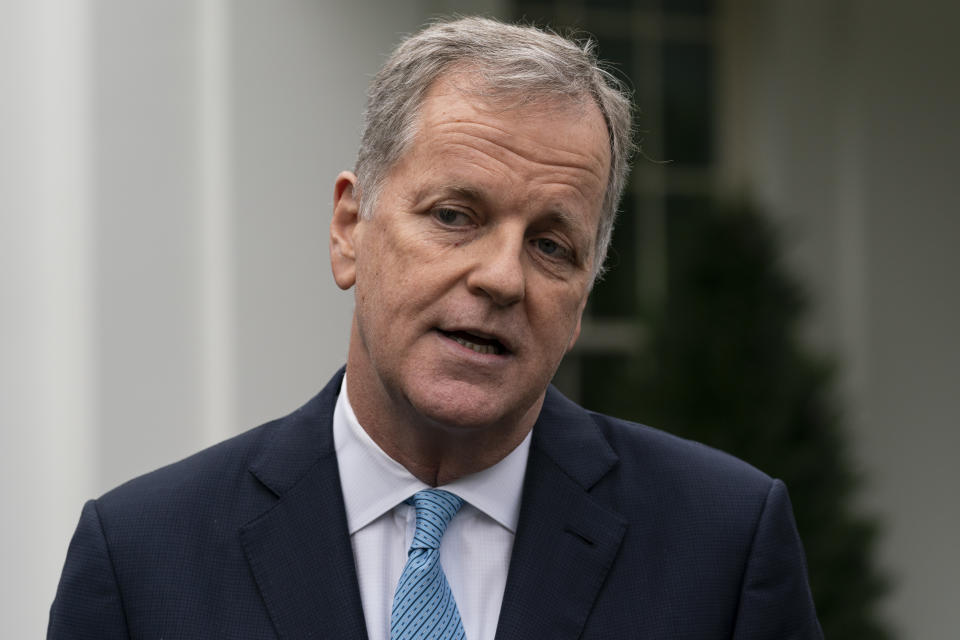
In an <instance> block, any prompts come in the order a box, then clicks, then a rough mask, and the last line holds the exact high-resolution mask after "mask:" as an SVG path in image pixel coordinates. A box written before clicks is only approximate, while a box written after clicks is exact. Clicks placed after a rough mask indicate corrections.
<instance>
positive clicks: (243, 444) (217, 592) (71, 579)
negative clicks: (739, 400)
mask: <svg viewBox="0 0 960 640" xmlns="http://www.w3.org/2000/svg"><path fill="white" fill-rule="evenodd" d="M341 380H342V371H341V372H340V373H339V374H338V375H337V376H335V377H334V379H333V380H331V382H330V383H329V384H328V385H327V386H326V388H324V389H323V391H321V392H320V394H318V395H317V396H316V397H315V398H313V399H312V400H311V401H310V402H308V403H307V404H306V405H304V406H303V407H301V408H300V409H298V410H297V411H296V412H294V413H293V414H291V415H289V416H287V417H285V418H281V419H279V420H276V421H274V422H270V423H268V424H265V425H263V426H261V427H258V428H257V429H254V430H252V431H249V432H247V433H244V434H242V435H240V436H238V437H236V438H233V439H231V440H228V441H226V442H224V443H222V444H219V445H217V446H214V447H212V448H210V449H207V450H205V451H202V452H200V453H198V454H196V455H194V456H192V457H190V458H187V459H186V460H183V461H181V462H178V463H176V464H173V465H171V466H168V467H165V468H162V469H159V470H158V471H154V472H153V473H150V474H147V475H145V476H142V477H140V478H137V479H135V480H132V481H130V482H128V483H126V484H124V485H122V486H120V487H119V488H117V489H114V490H113V491H111V492H109V493H107V494H106V495H104V496H103V497H101V498H100V499H98V500H92V501H90V502H88V503H87V504H86V505H85V506H84V508H83V513H82V515H81V517H80V524H79V526H78V527H77V531H76V533H75V534H74V537H73V540H72V541H71V543H70V549H69V552H68V555H67V561H66V565H65V567H64V570H63V575H62V578H61V581H60V586H59V589H58V591H57V596H56V600H55V601H54V603H53V606H52V608H51V612H50V627H49V631H48V638H56V639H61V638H90V639H96V640H109V639H112V638H144V639H148V638H149V639H158V638H164V639H165V640H174V639H177V638H202V639H203V640H210V639H212V638H335V639H352V638H365V637H366V632H365V626H364V619H363V610H362V607H361V603H360V593H359V588H358V586H357V577H356V571H355V568H354V560H353V553H352V550H351V546H350V539H349V535H348V532H347V523H346V514H345V510H344V505H343V498H342V493H341V489H340V479H339V474H338V471H337V460H336V455H335V452H334V448H333V437H332V418H333V407H334V404H335V401H336V396H337V394H338V392H339V388H340V383H341ZM820 637H821V632H820V627H819V625H818V623H817V620H816V615H815V612H814V608H813V603H812V600H811V597H810V591H809V587H808V585H807V578H806V569H805V562H804V556H803V550H802V548H801V545H800V540H799V538H798V536H797V532H796V527H795V525H794V521H793V515H792V513H791V507H790V502H789V499H788V497H787V492H786V489H785V488H784V486H783V484H782V483H781V482H779V481H777V480H773V479H771V478H769V477H768V476H766V475H764V474H763V473H761V472H759V471H757V470H756V469H754V468H752V467H750V466H749V465H747V464H745V463H743V462H741V461H739V460H737V459H735V458H732V457H730V456H728V455H726V454H723V453H720V452H718V451H715V450H713V449H710V448H708V447H705V446H702V445H699V444H695V443H691V442H688V441H685V440H681V439H679V438H675V437H673V436H670V435H667V434H665V433H662V432H660V431H656V430H654V429H650V428H648V427H644V426H640V425H636V424H632V423H627V422H624V421H621V420H616V419H614V418H610V417H607V416H603V415H599V414H596V413H591V412H588V411H586V410H584V409H582V408H580V407H579V406H577V405H575V404H573V403H572V402H570V401H569V400H567V399H566V398H564V397H563V396H562V395H561V394H560V393H559V392H557V391H556V390H555V389H553V388H551V389H550V390H548V392H547V398H546V401H545V403H544V406H543V410H542V412H541V414H540V417H539V419H538V421H537V423H536V426H535V427H534V430H533V441H532V445H531V448H530V459H529V463H528V467H527V473H526V478H525V481H524V487H523V498H522V506H521V511H520V521H519V524H518V527H517V535H516V539H515V542H514V548H513V555H512V559H511V563H510V569H509V575H508V577H507V585H506V592H505V594H504V598H503V607H502V611H501V615H500V621H499V626H498V630H497V638H498V639H503V640H506V639H524V640H527V639H532V638H538V639H539V638H545V639H550V640H572V639H573V638H583V639H588V638H592V639H598V640H601V639H602V640H610V639H617V638H644V639H648V640H654V639H663V640H667V639H669V640H677V639H687V638H691V639H693V638H703V639H705V640H706V639H709V640H715V639H719V638H736V639H739V640H745V639H748V638H750V639H762V638H769V639H771V640H772V639H776V640H784V639H787V638H794V639H804V640H806V639H808V638H820Z"/></svg>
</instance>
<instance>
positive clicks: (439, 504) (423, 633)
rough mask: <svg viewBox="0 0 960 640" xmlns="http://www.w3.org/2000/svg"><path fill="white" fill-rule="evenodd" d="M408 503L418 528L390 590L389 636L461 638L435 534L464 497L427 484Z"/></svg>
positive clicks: (436, 639)
mask: <svg viewBox="0 0 960 640" xmlns="http://www.w3.org/2000/svg"><path fill="white" fill-rule="evenodd" d="M407 504H413V506H414V507H416V509H417V530H416V531H415V532H414V534H413V542H412V543H410V551H409V552H407V565H406V566H405V567H404V568H403V574H401V576H400V582H398V583H397V590H396V592H395V593H394V595H393V611H392V612H391V615H390V640H420V639H421V638H430V639H431V640H463V638H464V632H463V624H461V622H460V611H459V610H458V609H457V603H456V601H454V599H453V593H452V592H451V591H450V585H449V584H447V577H446V576H445V575H443V568H442V567H441V566H440V538H442V537H443V532H444V531H446V530H447V525H448V524H450V520H452V519H453V516H455V515H456V514H457V511H459V510H460V507H462V506H463V500H461V499H460V498H458V497H457V496H455V495H453V494H452V493H450V492H449V491H443V490H442V489H427V490H425V491H418V492H417V493H415V494H414V495H413V497H412V498H410V499H408V500H407Z"/></svg>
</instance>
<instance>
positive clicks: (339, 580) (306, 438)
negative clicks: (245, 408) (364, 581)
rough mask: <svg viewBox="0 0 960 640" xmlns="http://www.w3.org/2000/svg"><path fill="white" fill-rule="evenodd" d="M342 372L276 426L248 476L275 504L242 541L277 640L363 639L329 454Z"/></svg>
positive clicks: (246, 529) (243, 534) (334, 468)
mask: <svg viewBox="0 0 960 640" xmlns="http://www.w3.org/2000/svg"><path fill="white" fill-rule="evenodd" d="M342 378H343V373H342V371H341V372H340V373H339V374H338V375H337V376H335V377H334V379H333V380H332V381H331V382H330V383H329V384H328V385H327V387H326V388H325V389H324V390H323V391H321V392H320V394H319V395H318V396H317V397H316V398H314V399H313V400H311V401H310V402H309V403H308V404H307V405H305V406H304V407H303V408H302V409H300V410H299V411H297V412H296V413H294V414H292V415H291V416H289V417H287V418H284V419H282V420H281V422H280V423H279V424H277V425H276V426H275V430H274V435H273V438H272V439H271V443H270V445H269V446H268V447H265V449H264V451H263V452H262V453H261V455H260V456H259V458H258V459H257V460H255V461H254V463H253V464H252V466H251V473H252V474H253V475H254V476H256V478H257V479H258V480H259V481H260V482H261V483H262V484H263V485H264V486H265V487H266V488H267V489H269V490H270V491H271V492H273V493H274V494H275V495H276V497H277V502H276V503H275V504H274V505H273V507H271V508H270V509H269V510H268V511H266V512H265V513H263V514H261V515H260V516H259V517H258V518H256V519H254V520H253V521H251V522H249V523H248V524H246V525H245V526H243V527H242V528H241V530H240V540H241V544H242V545H243V548H244V552H245V554H246V557H247V561H248V562H249V564H250V569H251V571H252V572H253V575H254V578H255V580H256V583H257V586H258V588H259V589H260V594H261V596H262V597H263V601H264V603H265V604H266V607H267V611H268V612H269V614H270V617H271V620H272V621H273V625H274V628H275V629H276V631H277V635H279V636H280V637H281V638H366V625H365V623H364V618H363V607H362V604H361V600H360V590H359V586H358V583H357V576H356V568H355V565H354V559H353V550H352V548H351V545H350V536H349V533H348V530H347V519H346V510H345V507H344V505H343V493H342V490H341V488H340V475H339V471H338V469H337V461H336V454H335V452H334V448H333V437H332V420H333V407H334V403H335V402H336V396H337V393H338V392H339V388H340V381H341V380H342Z"/></svg>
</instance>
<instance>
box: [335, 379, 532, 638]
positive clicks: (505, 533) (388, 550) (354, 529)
mask: <svg viewBox="0 0 960 640" xmlns="http://www.w3.org/2000/svg"><path fill="white" fill-rule="evenodd" d="M333 442H334V446H335V447H336V451H337V465H338V466H339V469H340V485H341V486H342V487H343V499H344V503H345V505H346V509H347V527H348V529H349V531H350V543H351V544H352V546H353V557H354V561H355V563H356V566H357V580H358V581H359V583H360V597H361V600H362V601H363V615H364V618H365V619H366V623H367V635H368V636H369V638H370V640H389V638H390V610H391V608H392V607H393V593H394V590H395V589H396V587H397V582H398V581H399V580H400V574H401V573H402V572H403V567H404V565H405V564H406V562H407V551H408V549H409V548H410V542H411V540H412V539H413V532H414V529H415V526H416V511H415V510H414V508H413V507H411V506H409V505H406V504H404V500H406V499H407V498H409V497H410V496H412V495H413V494H414V493H416V492H417V491H420V490H421V489H428V488H430V487H429V485H427V484H425V483H423V482H421V481H420V480H418V479H417V478H415V477H414V476H413V475H412V474H411V473H410V472H409V471H407V470H406V468H404V467H403V466H402V465H401V464H400V463H399V462H397V461H396V460H394V459H393V458H391V457H390V456H388V455H387V454H386V453H384V451H383V450H382V449H381V448H380V447H379V446H377V444H376V443H375V442H374V441H373V440H372V439H371V438H370V436H369V435H367V432H366V431H364V430H363V427H361V426H360V423H359V422H357V417H356V415H354V413H353V408H352V407H351V406H350V400H349V398H348V397H347V381H346V379H344V381H343V385H342V386H341V388H340V396H339V397H338V398H337V405H336V408H335V410H334V414H333ZM529 452H530V434H529V433H528V434H527V437H526V438H524V440H523V442H521V443H520V445H519V446H517V448H516V449H514V450H513V451H511V452H510V453H509V454H508V455H507V457H505V458H504V459H503V460H501V461H500V462H498V463H497V464H495V465H493V466H492V467H490V468H488V469H484V470H483V471H480V472H479V473H474V474H472V475H470V476H467V477H464V478H459V479H457V480H454V481H453V482H451V483H450V484H447V485H444V486H442V487H439V488H441V489H445V490H447V491H450V492H452V493H455V494H456V495H458V496H460V497H461V498H463V500H464V501H465V504H464V505H463V508H461V509H460V512H459V513H457V515H456V516H455V517H454V518H453V520H452V521H451V522H450V525H449V526H448V528H447V531H446V533H445V534H444V536H443V540H442V542H441V544H440V564H441V565H442V566H443V571H444V573H445V574H446V576H447V582H449V584H450V590H451V591H453V596H454V598H455V599H456V601H457V608H458V609H459V610H460V619H461V620H462V621H463V629H464V631H465V632H466V637H467V640H487V639H489V640H492V639H493V636H494V634H495V633H496V631H497V621H498V619H499V618H500V605H501V603H502V602H503V590H504V587H505V586H506V582H507V569H508V567H509V564H510V552H511V551H512V549H513V538H514V534H515V533H516V529H517V518H518V516H519V513H520V493H521V489H522V485H523V476H524V472H525V470H526V466H527V456H528V454H529Z"/></svg>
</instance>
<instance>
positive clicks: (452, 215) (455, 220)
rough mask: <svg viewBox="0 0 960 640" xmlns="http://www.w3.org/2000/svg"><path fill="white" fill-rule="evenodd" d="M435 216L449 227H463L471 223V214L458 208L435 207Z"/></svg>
mask: <svg viewBox="0 0 960 640" xmlns="http://www.w3.org/2000/svg"><path fill="white" fill-rule="evenodd" d="M433 217H434V218H436V219H437V221H438V222H440V223H441V224H445V225H447V226H448V227H463V226H466V225H469V224H470V216H468V215H467V214H465V213H464V212H463V211H458V210H457V209H446V208H442V209H435V210H434V212H433Z"/></svg>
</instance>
